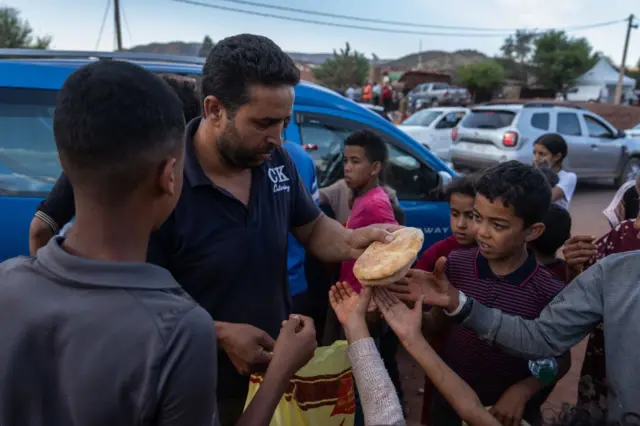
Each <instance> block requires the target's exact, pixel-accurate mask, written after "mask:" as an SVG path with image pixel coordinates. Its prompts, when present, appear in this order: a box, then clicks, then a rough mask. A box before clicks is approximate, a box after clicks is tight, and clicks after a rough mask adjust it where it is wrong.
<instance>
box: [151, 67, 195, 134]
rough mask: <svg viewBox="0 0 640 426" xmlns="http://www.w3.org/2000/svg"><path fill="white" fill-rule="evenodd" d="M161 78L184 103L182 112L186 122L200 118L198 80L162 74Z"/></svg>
mask: <svg viewBox="0 0 640 426" xmlns="http://www.w3.org/2000/svg"><path fill="white" fill-rule="evenodd" d="M160 77H162V79H163V80H164V81H165V83H167V84H168V85H169V86H170V87H171V88H172V89H173V90H174V91H175V92H176V95H178V97H179V98H180V101H181V102H182V112H183V113H184V119H185V120H186V122H187V123H188V122H190V121H191V120H193V119H194V118H196V117H200V115H201V114H202V109H201V108H200V97H199V96H198V88H197V85H196V80H195V79H194V78H191V77H184V76H181V75H178V74H160Z"/></svg>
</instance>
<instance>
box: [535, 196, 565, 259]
mask: <svg viewBox="0 0 640 426" xmlns="http://www.w3.org/2000/svg"><path fill="white" fill-rule="evenodd" d="M544 226H545V230H544V232H543V233H542V235H540V236H539V237H538V238H537V239H535V240H533V241H531V242H530V243H529V245H530V246H531V247H532V248H533V249H535V250H538V251H539V252H540V253H542V254H545V255H547V256H553V255H555V254H556V252H557V251H558V249H559V248H560V247H562V245H563V244H564V243H565V242H566V241H567V240H568V239H569V237H570V236H571V215H570V214H569V212H568V211H567V210H566V209H563V208H562V207H560V206H558V205H556V204H551V205H550V206H549V211H548V212H547V216H546V217H545V219H544Z"/></svg>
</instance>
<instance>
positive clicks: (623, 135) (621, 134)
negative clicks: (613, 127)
mask: <svg viewBox="0 0 640 426" xmlns="http://www.w3.org/2000/svg"><path fill="white" fill-rule="evenodd" d="M626 137H627V133H626V132H625V131H624V130H618V134H617V135H616V138H617V139H621V138H626Z"/></svg>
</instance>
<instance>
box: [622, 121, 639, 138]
mask: <svg viewBox="0 0 640 426" xmlns="http://www.w3.org/2000/svg"><path fill="white" fill-rule="evenodd" d="M624 132H625V133H626V134H627V137H629V138H640V123H638V124H636V125H635V127H633V128H631V129H629V130H625V131H624Z"/></svg>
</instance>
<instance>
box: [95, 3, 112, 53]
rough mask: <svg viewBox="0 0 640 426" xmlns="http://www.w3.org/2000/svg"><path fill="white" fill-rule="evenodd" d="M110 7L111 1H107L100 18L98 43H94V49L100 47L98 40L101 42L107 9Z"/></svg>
mask: <svg viewBox="0 0 640 426" xmlns="http://www.w3.org/2000/svg"><path fill="white" fill-rule="evenodd" d="M110 7H111V0H107V7H106V8H105V9H104V15H103V16H102V24H100V32H99V33H98V41H96V48H95V50H98V49H99V47H100V40H102V32H103V31H104V24H105V23H106V22H107V15H108V14H109V8H110Z"/></svg>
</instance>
